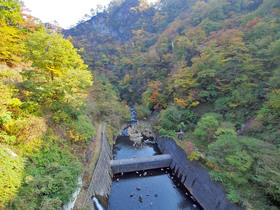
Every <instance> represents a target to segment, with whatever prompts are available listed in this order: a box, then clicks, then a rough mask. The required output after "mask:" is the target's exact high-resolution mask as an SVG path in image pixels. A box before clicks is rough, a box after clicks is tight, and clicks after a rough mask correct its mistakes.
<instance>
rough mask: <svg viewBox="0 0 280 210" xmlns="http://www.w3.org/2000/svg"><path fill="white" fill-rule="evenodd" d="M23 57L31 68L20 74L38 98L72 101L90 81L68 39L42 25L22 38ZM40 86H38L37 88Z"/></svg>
mask: <svg viewBox="0 0 280 210" xmlns="http://www.w3.org/2000/svg"><path fill="white" fill-rule="evenodd" d="M25 57H26V58H27V59H29V60H31V61H32V66H33V67H34V69H32V70H25V71H24V72H23V74H22V75H23V76H24V78H25V79H26V80H25V83H26V85H27V87H31V88H32V89H33V92H34V94H35V95H37V97H39V99H38V100H41V99H40V98H42V99H43V100H46V99H47V98H49V99H50V100H51V101H53V100H56V101H64V102H67V103H69V102H71V101H72V102H73V101H75V99H78V98H80V96H81V93H82V92H83V90H84V89H86V88H87V87H89V86H90V85H91V84H92V76H91V73H90V72H89V71H87V70H86V68H87V66H86V65H84V62H83V60H82V59H81V57H80V56H79V54H78V53H77V50H76V49H75V48H74V47H73V45H72V44H71V42H70V41H68V40H66V39H64V38H63V37H62V35H59V34H55V33H51V34H49V33H47V31H46V30H45V29H43V28H41V29H40V30H38V31H36V32H35V33H33V34H31V35H30V37H29V38H28V39H27V40H26V53H25ZM38 87H40V88H38Z"/></svg>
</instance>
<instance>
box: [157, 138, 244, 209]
mask: <svg viewBox="0 0 280 210" xmlns="http://www.w3.org/2000/svg"><path fill="white" fill-rule="evenodd" d="M157 144H158V147H159V149H160V150H161V152H162V153H163V154H170V155H171V157H172V162H171V165H170V167H171V168H172V170H173V171H174V173H176V175H177V177H178V178H179V179H180V180H181V182H182V184H183V185H184V186H185V187H186V188H187V189H188V190H189V191H190V193H191V194H192V195H193V197H195V199H196V200H197V201H198V202H199V203H200V205H201V206H202V207H203V208H204V209H207V210H218V209H220V210H224V209H227V210H230V209H243V208H242V207H240V206H238V205H235V204H232V203H230V201H229V200H228V199H227V197H226V191H225V189H224V187H223V186H222V185H221V184H219V183H217V182H215V181H212V180H211V177H210V175H209V174H208V172H207V170H206V169H204V168H203V167H202V166H200V165H199V164H198V163H197V162H196V161H190V160H189V159H188V157H187V154H186V153H185V152H184V151H183V150H182V149H181V148H180V147H179V146H177V144H176V143H175V141H174V140H172V139H160V138H159V139H157Z"/></svg>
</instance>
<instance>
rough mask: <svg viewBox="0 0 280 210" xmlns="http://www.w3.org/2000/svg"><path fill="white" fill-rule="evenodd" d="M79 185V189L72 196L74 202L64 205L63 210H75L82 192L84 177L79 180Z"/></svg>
mask: <svg viewBox="0 0 280 210" xmlns="http://www.w3.org/2000/svg"><path fill="white" fill-rule="evenodd" d="M78 183H79V187H78V188H77V190H76V191H75V192H74V193H73V195H72V198H73V199H72V201H70V202H69V203H67V204H65V205H63V210H71V209H73V208H74V206H75V202H76V200H77V197H78V195H79V193H80V191H81V187H82V177H79V179H78Z"/></svg>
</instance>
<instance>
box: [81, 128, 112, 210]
mask: <svg viewBox="0 0 280 210" xmlns="http://www.w3.org/2000/svg"><path fill="white" fill-rule="evenodd" d="M112 159H113V153H112V148H111V146H110V145H109V143H108V141H107V137H106V127H105V125H104V124H103V125H102V146H101V152H100V156H99V159H98V162H97V165H96V167H95V170H94V174H93V176H92V180H91V183H90V186H89V189H88V194H87V196H86V199H85V202H84V205H83V209H85V208H89V209H95V207H94V204H93V199H92V198H93V197H96V198H98V199H99V201H100V203H101V204H102V205H103V206H104V207H105V208H107V204H108V200H109V196H110V191H111V186H112V179H113V174H112V170H111V165H110V161H111V160H112Z"/></svg>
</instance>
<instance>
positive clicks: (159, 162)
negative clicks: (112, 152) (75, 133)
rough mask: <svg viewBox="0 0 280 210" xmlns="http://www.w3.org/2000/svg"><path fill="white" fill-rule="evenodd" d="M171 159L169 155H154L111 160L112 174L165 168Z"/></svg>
mask: <svg viewBox="0 0 280 210" xmlns="http://www.w3.org/2000/svg"><path fill="white" fill-rule="evenodd" d="M171 161H172V158H171V155H169V154H164V155H155V156H151V157H141V158H130V159H121V160H111V169H112V171H113V174H117V173H126V172H133V171H142V170H150V169H157V168H166V167H169V166H170V164H171Z"/></svg>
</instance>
